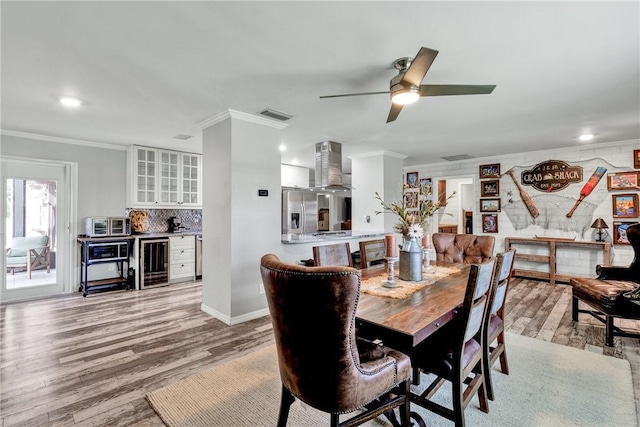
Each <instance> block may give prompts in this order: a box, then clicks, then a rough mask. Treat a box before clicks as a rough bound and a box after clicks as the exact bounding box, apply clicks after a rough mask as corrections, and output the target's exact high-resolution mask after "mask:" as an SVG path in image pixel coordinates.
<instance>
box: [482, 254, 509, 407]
mask: <svg viewBox="0 0 640 427" xmlns="http://www.w3.org/2000/svg"><path fill="white" fill-rule="evenodd" d="M515 255H516V251H515V249H512V250H510V251H507V252H504V253H500V254H498V255H497V256H496V272H495V274H494V280H493V282H494V283H493V287H492V290H491V296H490V298H489V311H488V312H487V315H486V316H485V326H484V334H483V343H482V349H483V351H484V357H483V362H484V374H485V383H486V384H487V397H489V400H493V399H494V394H493V382H492V379H491V375H492V374H491V367H492V366H493V365H494V364H495V363H496V361H497V360H498V358H499V359H500V369H501V371H502V373H503V374H505V375H509V365H508V363H507V349H506V347H505V342H504V315H505V312H504V308H505V307H504V306H505V302H506V300H507V291H508V290H509V281H510V280H511V271H512V270H513V261H514V260H515ZM494 341H495V342H496V345H495V347H491V345H492V344H493V343H494Z"/></svg>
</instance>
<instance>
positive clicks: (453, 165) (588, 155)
mask: <svg viewBox="0 0 640 427" xmlns="http://www.w3.org/2000/svg"><path fill="white" fill-rule="evenodd" d="M638 147H640V141H639V140H633V141H622V142H617V143H609V144H591V145H588V146H583V147H576V148H571V149H558V150H545V151H532V152H527V153H520V154H513V155H504V156H499V157H497V158H496V157H492V158H479V159H473V160H465V161H460V162H445V163H438V164H428V165H422V166H411V167H405V172H410V171H418V172H419V173H420V175H421V176H422V175H424V176H425V177H428V176H434V177H438V179H443V178H447V177H452V178H458V177H461V176H474V177H475V179H474V189H475V190H474V192H475V203H474V208H473V212H474V223H473V228H474V234H483V233H482V224H481V213H480V212H478V210H479V206H478V200H479V199H480V183H479V179H478V167H479V165H481V164H492V163H500V165H501V173H502V174H504V173H505V172H506V171H507V170H509V169H511V168H518V169H521V168H524V167H527V168H529V167H531V166H534V165H536V164H538V163H541V162H544V161H546V160H562V161H565V162H567V163H569V164H573V163H578V162H581V163H583V164H586V165H589V168H585V170H584V173H583V174H584V179H583V181H582V182H580V183H577V184H572V185H570V186H569V187H567V188H566V189H565V190H563V191H562V192H558V194H559V195H561V196H564V197H566V199H567V200H577V198H578V195H579V192H580V189H581V188H582V186H583V185H584V183H585V182H586V181H587V180H588V179H589V177H590V176H591V173H592V172H593V168H592V165H593V164H603V165H606V166H607V169H608V172H616V171H624V170H633V150H634V149H638ZM517 176H519V175H517ZM434 179H435V178H434ZM434 182H435V181H434ZM513 185H514V184H512V181H511V178H509V177H508V176H504V175H503V176H502V178H501V179H500V186H501V190H500V199H501V201H502V212H500V213H499V214H498V220H499V227H498V228H499V233H496V234H491V235H494V236H495V237H496V251H503V250H504V238H505V237H509V236H518V237H534V236H536V235H537V236H545V237H567V238H575V239H576V240H593V237H592V233H593V230H592V229H590V228H588V226H589V225H590V224H591V222H593V220H594V219H595V218H598V217H601V218H603V219H604V220H605V221H606V222H607V224H608V225H609V227H610V229H609V231H610V232H611V227H612V223H613V221H614V220H613V218H612V206H611V194H614V193H613V192H609V191H608V190H607V184H606V177H605V178H603V179H602V180H601V181H600V183H599V184H598V186H597V187H596V190H594V192H593V193H592V195H591V196H590V199H586V200H585V202H583V204H582V206H581V207H580V210H579V211H576V214H574V217H573V218H572V219H567V220H566V221H563V220H562V217H564V213H565V211H564V206H561V207H557V210H558V212H560V210H562V212H560V214H558V215H556V216H559V217H560V219H558V220H557V221H558V223H560V224H561V223H566V224H567V226H566V227H564V228H565V229H564V230H563V229H561V228H557V227H550V226H548V224H545V223H544V222H543V221H532V220H530V219H528V218H524V219H526V220H527V221H529V222H532V223H531V224H529V225H528V226H526V227H524V228H519V229H516V227H515V226H514V224H512V222H511V220H510V218H509V217H508V216H507V214H506V212H505V205H506V204H508V203H509V200H510V199H511V200H512V201H513V203H515V204H516V205H517V204H518V203H522V202H521V199H520V196H519V193H518V192H517V190H515V191H514V189H512V188H511V186H513ZM508 191H510V193H508ZM527 191H528V192H529V193H530V194H531V195H532V196H534V195H535V196H536V197H538V198H540V197H544V195H543V194H540V193H539V192H536V191H537V190H534V189H532V188H531V187H528V188H527ZM627 192H628V191H627ZM589 203H592V205H591V206H590V208H592V209H594V210H593V215H592V216H591V217H589V218H584V217H582V218H579V215H580V213H581V212H582V213H584V212H585V209H587V208H588V207H589V205H588V204H589ZM547 209H549V210H554V209H556V207H555V206H553V205H551V206H548V207H547ZM549 214H554V215H555V214H556V212H551V211H550V212H549ZM526 215H528V214H525V216H526ZM577 221H581V222H582V223H583V224H586V223H587V222H589V224H588V225H587V226H586V229H585V231H584V232H580V231H576V229H577V228H579V227H578V226H577V225H576V222H577ZM629 221H630V222H635V221H638V219H631V220H629ZM554 224H555V223H554ZM583 229H584V227H583ZM532 253H533V252H532ZM632 259H633V250H632V249H631V247H630V246H628V245H615V246H614V247H613V260H612V262H613V264H615V265H627V264H629V263H630V262H631V261H632ZM603 261H604V260H603V258H602V255H601V253H600V252H597V251H584V250H566V251H563V253H562V254H561V257H560V259H559V260H558V272H559V273H563V274H580V275H586V276H595V266H596V264H598V263H602V262H603ZM528 267H529V266H528ZM528 267H527V268H528ZM531 267H532V268H537V269H538V270H540V271H546V269H545V267H544V265H535V266H531Z"/></svg>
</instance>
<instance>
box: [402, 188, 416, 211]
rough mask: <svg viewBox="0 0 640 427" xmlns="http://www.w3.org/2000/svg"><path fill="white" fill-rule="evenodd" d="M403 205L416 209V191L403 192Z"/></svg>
mask: <svg viewBox="0 0 640 427" xmlns="http://www.w3.org/2000/svg"><path fill="white" fill-rule="evenodd" d="M404 207H405V208H407V209H418V192H417V191H415V190H409V191H405V192H404Z"/></svg>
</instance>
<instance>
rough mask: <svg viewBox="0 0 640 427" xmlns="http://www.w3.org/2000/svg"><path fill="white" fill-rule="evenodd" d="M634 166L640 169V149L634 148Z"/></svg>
mask: <svg viewBox="0 0 640 427" xmlns="http://www.w3.org/2000/svg"><path fill="white" fill-rule="evenodd" d="M633 167H634V168H636V169H640V150H633Z"/></svg>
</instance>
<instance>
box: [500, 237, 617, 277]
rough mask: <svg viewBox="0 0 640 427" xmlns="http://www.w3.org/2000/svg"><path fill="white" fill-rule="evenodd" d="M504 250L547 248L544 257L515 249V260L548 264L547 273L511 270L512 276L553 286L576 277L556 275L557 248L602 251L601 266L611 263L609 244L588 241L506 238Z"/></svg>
mask: <svg viewBox="0 0 640 427" xmlns="http://www.w3.org/2000/svg"><path fill="white" fill-rule="evenodd" d="M504 242H505V247H506V250H510V249H512V248H514V245H529V246H538V247H540V246H545V247H547V254H546V255H537V254H528V253H526V252H522V251H521V250H519V249H518V248H517V247H516V248H514V249H516V256H515V259H516V261H517V260H523V261H529V262H537V263H543V264H548V266H549V271H548V272H544V271H534V270H525V269H518V268H514V269H513V275H514V276H520V277H528V278H531V279H538V280H548V281H549V283H551V284H552V285H555V284H556V282H563V283H569V281H570V280H571V279H572V278H574V277H578V276H574V275H568V274H558V273H557V272H556V251H557V249H558V248H580V249H585V250H597V251H602V252H603V255H604V260H603V262H602V265H609V263H610V261H611V243H609V242H588V241H580V240H571V239H562V238H553V237H535V238H525V237H507V238H506V239H505V240H504ZM521 249H522V248H521ZM593 271H595V266H593Z"/></svg>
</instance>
